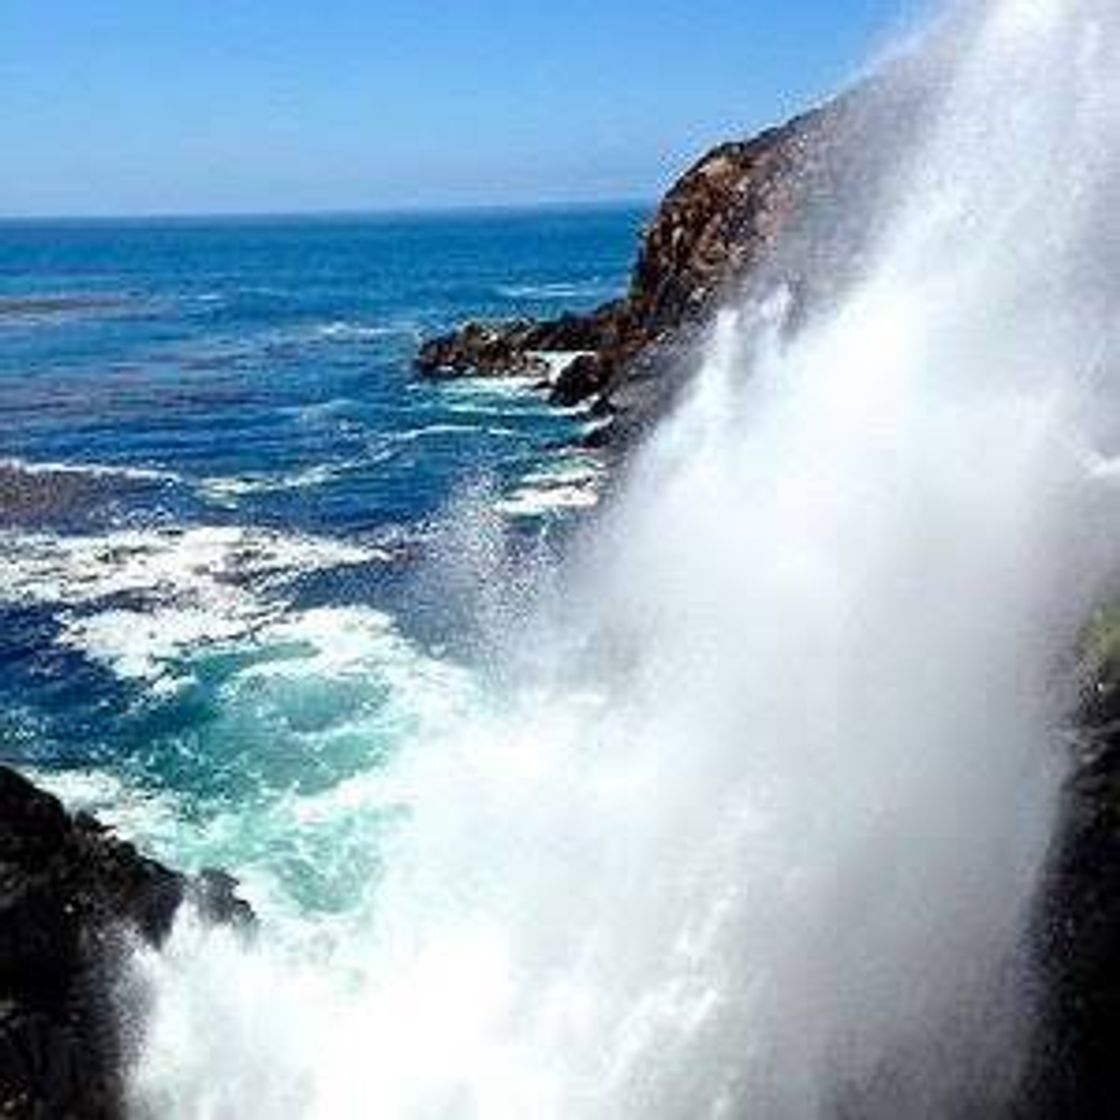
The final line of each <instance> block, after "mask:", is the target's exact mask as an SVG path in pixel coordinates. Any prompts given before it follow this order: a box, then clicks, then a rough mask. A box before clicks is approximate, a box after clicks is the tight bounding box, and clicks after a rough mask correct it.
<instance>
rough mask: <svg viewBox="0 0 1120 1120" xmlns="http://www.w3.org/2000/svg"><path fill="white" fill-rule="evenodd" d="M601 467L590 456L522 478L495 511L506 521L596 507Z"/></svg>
mask: <svg viewBox="0 0 1120 1120" xmlns="http://www.w3.org/2000/svg"><path fill="white" fill-rule="evenodd" d="M603 478H604V471H603V465H602V463H600V462H599V461H598V460H597V459H594V458H592V457H590V456H586V455H583V456H571V457H567V458H562V459H559V460H557V461H556V462H555V463H554V464H551V465H550V466H548V467H544V468H542V469H541V470H538V471H533V472H532V473H531V474H528V475H526V476H525V478H524V479H523V480H522V481H521V483H520V485H519V486H517V487H516V488H515V489H514V490H513V492H512V493H510V494H509V495H508V496H507V497H505V498H502V499H501V500H499V501H498V502H497V503H496V505H495V508H496V509H497V510H498V512H499V513H501V514H504V515H505V516H506V517H514V518H539V517H547V516H550V515H555V514H559V513H566V512H571V511H575V510H584V509H590V508H591V507H593V506H595V505H596V504H598V501H599V496H600V490H601V487H602V483H603Z"/></svg>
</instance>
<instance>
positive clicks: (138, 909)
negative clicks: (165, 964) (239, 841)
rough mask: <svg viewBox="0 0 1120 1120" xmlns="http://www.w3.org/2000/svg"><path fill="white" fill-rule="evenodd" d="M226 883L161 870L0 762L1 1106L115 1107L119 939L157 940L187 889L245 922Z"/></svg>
mask: <svg viewBox="0 0 1120 1120" xmlns="http://www.w3.org/2000/svg"><path fill="white" fill-rule="evenodd" d="M235 886H236V884H235V882H234V881H233V879H231V878H230V877H229V876H227V875H224V874H223V873H221V872H215V871H210V872H205V873H203V874H202V875H200V876H199V877H198V878H197V879H193V880H192V879H188V878H187V877H185V876H183V875H180V874H178V873H177V872H174V871H170V870H168V869H167V868H165V867H163V866H162V865H160V864H159V863H156V862H155V861H154V860H150V859H147V858H145V857H144V856H142V855H140V854H139V853H138V852H137V851H136V849H135V848H134V847H133V845H131V844H129V843H127V842H125V841H123V840H120V839H118V838H117V837H115V836H114V835H113V834H112V833H111V832H110V831H109V830H108V829H106V828H105V827H104V826H102V825H101V824H100V823H99V822H97V821H96V820H95V819H94V818H92V817H90V816H89V815H88V814H85V813H78V814H76V815H74V816H71V815H70V814H68V813H67V812H66V810H65V809H64V808H63V807H62V805H61V803H60V802H59V801H58V799H57V798H55V797H53V796H51V795H50V794H48V793H45V792H44V791H42V790H40V789H38V788H37V787H35V786H34V785H32V783H31V782H29V781H28V780H27V779H26V778H23V777H22V776H21V775H19V774H18V773H16V772H15V771H14V770H11V769H9V768H7V767H0V1116H3V1117H15V1118H20V1120H24V1118H26V1120H117V1118H119V1117H121V1116H122V1103H121V1102H122V1071H123V1066H124V1061H125V1058H126V1049H127V1040H126V1038H125V1035H124V1032H123V1030H122V1025H121V1024H120V1023H119V1022H118V1017H117V1014H116V1009H115V1007H114V1003H113V994H114V988H115V985H116V984H117V983H118V982H119V980H120V975H121V973H120V968H121V965H122V962H123V960H124V955H125V954H126V952H127V951H128V945H129V941H130V939H131V938H139V939H141V940H142V941H146V942H148V943H149V944H153V945H159V944H160V943H161V942H162V941H163V939H164V938H165V937H166V936H167V934H168V932H169V931H170V929H171V925H172V922H173V920H174V917H175V913H176V911H177V909H178V908H179V906H180V905H181V904H182V902H183V901H184V899H185V898H187V897H188V896H191V897H194V898H195V899H197V900H198V904H199V907H200V910H201V912H202V913H203V914H204V915H206V916H207V917H208V918H209V919H211V920H213V921H221V922H230V923H233V924H236V925H240V926H248V925H249V924H250V923H251V922H252V912H251V911H250V909H249V907H248V904H247V903H245V902H243V901H241V900H240V899H239V898H237V896H236V894H235V893H234V888H235Z"/></svg>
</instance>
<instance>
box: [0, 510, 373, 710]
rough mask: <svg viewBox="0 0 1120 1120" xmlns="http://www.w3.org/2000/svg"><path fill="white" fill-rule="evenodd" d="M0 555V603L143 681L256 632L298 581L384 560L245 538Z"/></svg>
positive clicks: (22, 547) (32, 536)
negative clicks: (34, 611) (25, 606)
mask: <svg viewBox="0 0 1120 1120" xmlns="http://www.w3.org/2000/svg"><path fill="white" fill-rule="evenodd" d="M0 548H2V549H3V552H4V555H5V558H6V561H7V562H6V563H5V565H4V566H3V568H2V569H0V600H6V601H9V602H22V603H29V602H30V603H39V604H44V605H47V606H54V607H58V608H61V613H60V618H62V619H63V626H62V630H61V634H60V637H59V639H58V640H59V642H60V644H61V645H62V646H63V647H65V648H69V649H72V650H75V651H77V652H79V653H81V654H83V655H84V656H86V657H88V658H89V659H91V660H93V661H95V662H97V663H99V664H103V665H105V666H106V667H108V668H109V669H111V670H112V671H113V672H114V673H116V674H117V675H118V676H119V677H121V678H122V679H129V680H141V679H146V680H149V681H156V680H157V679H159V678H161V677H163V676H164V675H165V674H166V673H167V672H168V671H169V669H171V668H172V667H173V662H174V661H175V660H176V659H179V658H181V657H182V656H183V655H184V654H185V653H186V652H187V651H189V650H192V649H197V648H199V647H202V646H209V645H214V644H220V643H228V642H231V641H241V640H244V639H246V638H248V637H250V636H252V635H254V634H255V633H257V632H258V631H259V630H260V629H261V628H262V627H263V626H266V625H267V624H268V623H269V622H271V621H274V620H275V619H277V618H278V617H279V616H280V615H281V614H282V612H283V611H284V609H285V607H286V603H287V599H286V596H285V594H284V593H285V591H286V590H287V589H288V588H290V587H291V586H292V584H293V583H294V582H295V581H296V580H297V579H298V578H299V577H301V576H303V575H306V574H309V573H314V572H323V571H328V570H332V569H337V568H341V567H348V566H358V565H370V564H379V563H384V562H386V561H388V560H390V559H391V558H392V553H391V552H389V551H388V550H387V549H385V548H381V547H378V546H372V545H371V546H361V545H355V544H348V543H343V542H341V541H335V540H330V539H326V538H312V537H301V536H294V535H290V534H282V533H279V532H274V531H270V530H264V529H250V528H244V527H218V528H196V529H188V530H172V529H168V530H120V531H115V532H111V533H106V534H103V535H92V536H75V537H62V536H57V535H54V534H48V533H18V532H14V531H2V532H0ZM165 687H168V688H170V687H173V684H172V683H168V682H165Z"/></svg>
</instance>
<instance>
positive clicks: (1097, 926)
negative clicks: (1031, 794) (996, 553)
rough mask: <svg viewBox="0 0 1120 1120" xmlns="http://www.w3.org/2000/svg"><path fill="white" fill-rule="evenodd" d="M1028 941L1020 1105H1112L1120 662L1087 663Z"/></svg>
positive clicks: (1117, 981) (1056, 1115) (1068, 1110)
mask: <svg viewBox="0 0 1120 1120" xmlns="http://www.w3.org/2000/svg"><path fill="white" fill-rule="evenodd" d="M1088 682H1089V683H1088V684H1087V687H1086V690H1085V697H1084V702H1083V706H1082V710H1081V712H1080V715H1079V724H1078V728H1077V730H1076V734H1075V742H1074V748H1073V749H1074V750H1075V752H1076V764H1075V768H1074V771H1073V774H1072V776H1071V778H1070V781H1069V784H1068V786H1067V788H1066V791H1065V798H1064V802H1063V805H1062V813H1061V818H1060V826H1059V830H1058V833H1057V836H1056V838H1055V845H1054V851H1053V856H1052V861H1051V866H1050V870H1049V874H1048V877H1047V879H1046V881H1045V883H1044V884H1043V887H1042V891H1041V897H1040V903H1039V908H1038V914H1037V919H1036V928H1035V930H1034V948H1035V952H1036V954H1037V959H1038V971H1039V979H1040V984H1041V992H1040V1012H1041V1013H1040V1018H1039V1023H1038V1029H1037V1034H1036V1040H1035V1047H1034V1053H1033V1056H1032V1060H1031V1076H1030V1078H1029V1079H1028V1083H1027V1086H1026V1092H1025V1094H1024V1101H1023V1108H1022V1113H1021V1114H1022V1115H1023V1116H1025V1117H1031V1118H1032V1120H1033V1118H1037V1120H1066V1118H1069V1120H1074V1118H1077V1120H1095V1118H1098V1117H1099V1118H1100V1120H1105V1118H1106V1117H1108V1118H1111V1117H1115V1116H1117V1115H1120V662H1118V661H1115V660H1113V659H1109V660H1107V661H1105V662H1104V663H1103V664H1101V665H1098V666H1096V667H1095V668H1094V670H1093V671H1092V673H1091V675H1090V676H1089V678H1088Z"/></svg>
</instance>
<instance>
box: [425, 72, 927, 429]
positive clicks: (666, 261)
mask: <svg viewBox="0 0 1120 1120" xmlns="http://www.w3.org/2000/svg"><path fill="white" fill-rule="evenodd" d="M921 88H922V82H921V80H920V78H919V77H918V76H917V75H911V74H904V73H902V72H901V71H899V73H897V74H895V75H894V76H893V77H892V80H891V81H890V82H876V83H868V84H866V85H864V86H861V87H859V88H857V89H856V90H855V91H853V92H851V93H849V94H846V95H844V96H843V97H840V98H837V99H835V100H833V101H831V102H829V103H827V104H826V105H824V106H822V107H820V108H818V109H814V110H812V111H811V112H808V113H805V114H803V115H801V116H798V117H795V118H794V119H793V120H791V121H789V122H788V123H786V124H784V125H782V126H780V127H777V128H771V129H768V130H767V131H765V132H762V133H761V134H759V135H758V136H755V137H753V138H751V139H748V140H741V141H733V142H730V143H724V144H720V145H718V146H717V147H715V148H713V149H712V150H711V151H709V152H708V153H706V154H705V155H704V156H703V157H702V158H701V159H700V160H698V161H697V162H696V163H695V164H694V165H693V166H692V167H690V168H689V169H688V170H687V171H686V172H685V173H684V174H683V175H682V176H681V177H680V179H678V180H677V182H676V183H675V184H674V185H673V187H672V188H671V189H670V190H669V192H668V193H667V194H666V195H665V197H664V199H663V200H662V201H661V204H660V205H659V207H658V208H657V211H656V213H655V214H654V216H653V218H652V220H651V221H650V223H649V225H648V227H647V229H646V230H645V233H644V235H643V237H642V240H641V245H640V248H639V253H638V257H637V261H636V263H635V265H634V269H633V273H632V276H631V280H630V285H629V289H628V291H627V292H626V294H625V296H624V297H623V298H621V299H618V300H615V301H612V302H610V303H606V304H603V305H602V306H600V307H598V308H596V309H595V310H593V311H591V312H590V313H588V314H586V315H571V314H569V315H564V316H562V317H561V318H559V319H555V320H549V321H546V322H541V323H534V322H532V321H528V320H515V321H512V322H503V323H477V322H475V323H468V324H466V325H465V326H464V327H462V328H460V329H459V330H458V331H455V332H453V333H452V334H448V335H443V336H440V337H438V338H433V339H430V340H429V341H427V342H425V343H424V344H423V345H422V346H421V348H420V351H419V353H418V355H417V357H416V367H417V369H418V370H419V371H420V372H421V373H422V374H425V375H427V376H432V377H441V376H442V377H453V376H462V375H465V374H474V375H480V376H505V375H510V374H515V375H533V376H540V377H544V376H545V375H546V374H547V373H548V369H549V367H548V365H547V364H546V363H545V362H544V361H543V360H542V357H541V355H542V353H545V352H557V351H559V352H567V353H572V354H574V355H575V359H574V360H573V361H571V362H569V363H568V364H567V365H564V366H561V367H560V372H559V373H558V374H557V375H556V376H555V377H554V378H553V379H552V380H551V386H550V387H551V397H552V399H553V400H554V401H555V402H556V403H557V404H562V405H573V404H578V403H580V402H583V401H593V402H594V411H595V412H596V413H597V414H598V415H600V416H604V417H611V418H613V419H614V420H615V421H616V422H615V423H614V425H613V427H612V428H611V433H612V434H611V436H610V437H609V438H611V439H612V440H613V441H614V442H620V443H621V442H625V441H626V436H627V434H628V433H630V432H637V431H640V430H643V429H644V428H645V427H646V426H647V425H648V423H649V421H650V420H652V419H654V418H655V417H656V416H657V415H659V414H660V412H661V410H662V409H663V408H664V407H665V406H666V405H667V404H668V403H669V402H670V401H671V400H672V399H673V397H674V395H675V393H676V392H677V390H678V389H679V387H680V385H681V384H682V383H683V382H684V381H685V380H686V379H687V376H688V374H689V373H690V372H691V369H692V366H693V364H694V363H693V359H694V355H695V351H696V343H697V341H698V339H699V338H700V337H702V336H703V334H704V332H705V331H706V329H707V328H708V326H709V324H710V323H711V320H712V317H713V314H714V312H715V311H716V310H717V309H718V308H719V307H720V306H721V305H722V304H724V303H726V302H728V301H729V300H730V299H732V298H733V297H735V296H736V295H738V296H741V295H742V294H744V292H745V291H746V290H748V289H750V288H752V287H753V288H758V289H761V288H762V287H764V286H775V287H776V286H778V285H784V286H785V288H786V290H787V291H788V292H789V293H790V295H791V297H792V298H791V301H790V303H791V310H790V314H791V316H792V317H796V315H797V314H798V313H799V310H800V309H801V308H802V307H803V306H804V305H805V304H806V303H808V302H809V301H812V300H819V299H822V298H827V297H828V296H829V294H831V293H834V292H836V291H838V290H839V289H840V288H841V287H842V286H843V284H844V283H845V282H847V280H849V279H850V278H851V277H852V276H854V275H856V274H858V270H859V267H860V264H861V260H862V256H863V253H864V252H865V250H866V247H867V246H868V244H869V243H870V241H871V239H872V235H873V232H874V228H875V227H876V224H877V223H878V222H880V221H882V220H883V217H884V214H883V212H882V211H883V209H884V208H885V203H882V200H881V198H880V187H881V184H882V183H883V181H884V177H885V173H886V172H887V170H888V169H889V168H890V167H892V166H894V162H895V159H896V156H897V148H898V145H896V144H894V143H893V137H894V136H895V135H896V134H897V133H899V132H900V131H901V132H903V133H909V132H912V131H913V130H914V128H916V127H918V126H919V124H920V120H921V113H922V110H921V106H922V104H923V102H922V98H921V97H920V96H919V94H920V91H921ZM603 430H605V429H601V430H600V435H599V438H600V439H603V438H604V437H603V435H602V432H603Z"/></svg>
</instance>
